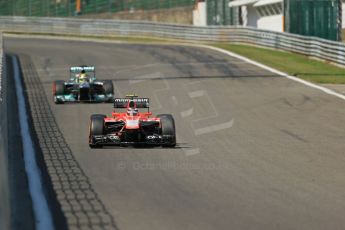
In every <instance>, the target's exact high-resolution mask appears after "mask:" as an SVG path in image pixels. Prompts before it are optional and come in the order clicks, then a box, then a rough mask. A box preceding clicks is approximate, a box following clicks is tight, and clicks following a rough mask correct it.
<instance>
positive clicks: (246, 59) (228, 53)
mask: <svg viewBox="0 0 345 230" xmlns="http://www.w3.org/2000/svg"><path fill="white" fill-rule="evenodd" d="M193 46H195V47H203V48H207V49H211V50H215V51H218V52H221V53H224V54H227V55H229V56H231V57H234V58H237V59H240V60H242V61H245V62H247V63H250V64H252V65H255V66H257V67H260V68H262V69H265V70H268V71H270V72H272V73H275V74H277V75H280V76H283V77H286V78H287V79H290V80H293V81H297V82H299V83H302V84H304V85H306V86H309V87H311V88H314V89H318V90H321V91H322V92H324V93H327V94H329V95H333V96H336V97H338V98H340V99H342V100H345V95H343V94H340V93H337V92H335V91H333V90H331V89H328V88H326V87H322V86H319V85H317V84H314V83H311V82H309V81H305V80H302V79H300V78H298V77H293V76H290V75H288V74H286V73H283V72H281V71H279V70H276V69H273V68H271V67H268V66H266V65H263V64H261V63H258V62H256V61H253V60H251V59H249V58H246V57H243V56H241V55H238V54H235V53H233V52H230V51H227V50H223V49H221V48H217V47H213V46H208V45H193Z"/></svg>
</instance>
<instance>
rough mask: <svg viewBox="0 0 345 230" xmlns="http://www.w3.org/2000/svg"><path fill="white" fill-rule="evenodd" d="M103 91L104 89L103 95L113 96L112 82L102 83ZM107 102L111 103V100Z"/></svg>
mask: <svg viewBox="0 0 345 230" xmlns="http://www.w3.org/2000/svg"><path fill="white" fill-rule="evenodd" d="M103 89H104V94H105V95H109V94H113V95H114V85H113V82H112V81H109V80H107V81H104V83H103ZM109 102H113V99H111V100H110V101H109Z"/></svg>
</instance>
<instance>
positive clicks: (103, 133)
mask: <svg viewBox="0 0 345 230" xmlns="http://www.w3.org/2000/svg"><path fill="white" fill-rule="evenodd" d="M117 109H125V110H126V111H123V112H118V111H116V110H117ZM138 109H147V112H144V113H141V112H139V111H138ZM150 116H152V113H151V112H150V109H149V99H148V98H138V97H137V96H135V95H127V97H126V98H115V99H114V111H113V113H112V116H111V117H107V116H105V115H101V114H94V115H92V116H91V120H90V132H89V145H90V147H91V148H101V147H103V146H104V145H119V146H128V145H153V146H162V147H174V146H175V145H176V133H175V121H174V118H173V116H172V115H170V114H160V115H157V116H156V117H150Z"/></svg>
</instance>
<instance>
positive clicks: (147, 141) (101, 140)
mask: <svg viewBox="0 0 345 230" xmlns="http://www.w3.org/2000/svg"><path fill="white" fill-rule="evenodd" d="M173 139H174V136H173V135H158V134H153V135H148V136H146V137H145V138H144V140H141V141H124V140H121V138H120V137H119V136H117V135H114V134H108V135H94V136H91V137H90V142H91V143H92V144H95V145H132V144H144V145H157V146H159V145H164V144H169V143H171V141H172V140H173Z"/></svg>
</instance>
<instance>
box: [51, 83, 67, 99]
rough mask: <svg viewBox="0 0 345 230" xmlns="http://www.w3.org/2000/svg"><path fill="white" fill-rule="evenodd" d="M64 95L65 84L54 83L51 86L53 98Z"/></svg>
mask: <svg viewBox="0 0 345 230" xmlns="http://www.w3.org/2000/svg"><path fill="white" fill-rule="evenodd" d="M64 94H65V82H64V81H55V82H54V85H53V96H54V98H55V97H56V96H63V95H64ZM54 101H55V104H62V103H63V101H58V100H54Z"/></svg>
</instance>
